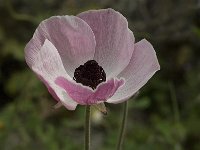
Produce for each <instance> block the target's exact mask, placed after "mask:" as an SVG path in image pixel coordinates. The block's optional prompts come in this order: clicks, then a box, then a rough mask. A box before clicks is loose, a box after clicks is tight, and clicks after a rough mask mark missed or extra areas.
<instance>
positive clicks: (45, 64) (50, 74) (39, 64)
mask: <svg viewBox="0 0 200 150" xmlns="http://www.w3.org/2000/svg"><path fill="white" fill-rule="evenodd" d="M30 54H31V53H29V55H26V56H25V59H26V60H29V58H30V57H31V55H30ZM31 69H32V70H33V71H34V72H35V73H36V74H37V75H38V77H39V78H40V79H41V81H42V82H43V83H44V84H45V85H46V87H47V88H48V90H49V92H50V93H51V95H52V96H53V97H54V98H55V99H56V100H60V102H62V104H63V105H64V106H65V107H66V108H68V109H69V110H74V109H75V108H76V106H77V103H76V102H75V101H73V100H72V99H71V98H70V97H69V96H68V95H67V93H66V92H65V91H64V90H63V89H62V88H60V87H59V86H57V85H56V84H55V83H54V80H55V79H56V77H58V76H61V75H62V76H65V77H67V78H70V77H69V75H68V74H67V73H66V71H65V69H64V67H63V64H62V61H61V58H60V56H59V53H58V51H57V50H56V48H55V46H54V45H53V44H52V43H51V42H50V41H49V40H47V39H46V40H45V42H44V45H43V46H42V47H41V50H40V51H39V52H38V53H37V55H36V56H35V57H34V61H32V67H31Z"/></svg>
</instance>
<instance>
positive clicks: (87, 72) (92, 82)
mask: <svg viewBox="0 0 200 150" xmlns="http://www.w3.org/2000/svg"><path fill="white" fill-rule="evenodd" d="M73 79H74V80H75V81H76V82H77V83H82V84H83V85H85V86H89V87H91V88H92V89H96V87H97V85H99V84H100V83H101V82H104V81H106V73H105V71H104V70H103V68H102V67H101V66H99V65H98V63H97V62H96V61H95V60H89V61H87V62H86V63H85V64H84V65H80V66H79V67H78V68H76V69H75V72H74V77H73Z"/></svg>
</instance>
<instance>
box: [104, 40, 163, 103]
mask: <svg viewBox="0 0 200 150" xmlns="http://www.w3.org/2000/svg"><path fill="white" fill-rule="evenodd" d="M159 69H160V65H159V63H158V60H157V56H156V53H155V51H154V48H153V47H152V45H151V44H150V43H149V42H148V41H147V40H145V39H143V40H141V41H140V42H138V43H136V44H135V49H134V52H133V55H132V58H131V61H130V63H129V65H128V66H127V67H126V68H125V69H124V70H123V71H122V72H121V73H120V74H119V75H118V78H120V77H123V78H124V79H125V85H124V86H123V87H122V88H121V89H120V90H118V91H117V92H116V93H115V94H114V95H113V97H111V98H110V99H109V100H108V101H107V102H109V103H120V102H123V101H125V100H127V99H128V98H130V97H131V96H133V95H134V94H135V93H136V92H137V91H138V90H139V89H140V88H141V87H142V86H143V85H145V84H146V83H147V81H148V80H149V79H150V78H151V77H152V76H153V75H154V73H155V72H156V71H158V70H159Z"/></svg>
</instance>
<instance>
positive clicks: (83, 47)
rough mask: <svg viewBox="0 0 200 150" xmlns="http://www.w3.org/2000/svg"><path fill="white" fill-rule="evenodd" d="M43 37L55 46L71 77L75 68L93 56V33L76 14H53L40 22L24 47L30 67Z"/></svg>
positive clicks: (43, 39) (42, 42) (94, 43)
mask: <svg viewBox="0 0 200 150" xmlns="http://www.w3.org/2000/svg"><path fill="white" fill-rule="evenodd" d="M45 39H48V40H49V41H50V42H51V43H52V44H53V45H54V46H55V47H56V49H57V50H58V53H59V55H60V57H61V60H62V62H63V65H64V68H65V70H67V73H68V74H69V75H70V76H71V77H73V73H74V70H75V68H77V67H78V66H79V65H80V64H83V63H85V62H86V61H88V60H90V59H93V57H94V53H95V45H96V42H95V36H94V33H93V32H92V30H91V28H90V27H89V25H88V24H87V23H86V22H85V21H83V20H82V19H80V18H78V17H76V16H54V17H51V18H49V19H46V20H44V21H42V22H41V23H40V25H39V26H38V28H37V29H36V31H35V33H34V35H33V38H32V39H31V40H30V42H29V43H28V44H27V45H26V47H25V55H29V56H30V57H29V58H28V59H26V61H27V63H28V65H29V66H30V67H31V66H32V64H33V63H34V62H35V59H36V55H37V54H38V53H39V51H40V49H41V47H42V45H43V44H44V41H45Z"/></svg>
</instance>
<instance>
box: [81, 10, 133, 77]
mask: <svg viewBox="0 0 200 150" xmlns="http://www.w3.org/2000/svg"><path fill="white" fill-rule="evenodd" d="M78 17H80V18H81V19H83V20H84V21H86V22H87V23H88V24H89V26H90V27H91V29H92V31H93V32H94V35H95V39H96V50H95V56H94V59H95V60H96V61H97V62H98V63H99V65H100V66H102V67H103V68H104V70H105V72H106V75H107V78H108V79H109V78H111V77H115V76H117V75H118V74H119V73H120V72H121V71H122V70H123V69H124V68H125V67H126V66H127V65H128V63H129V61H130V59H131V56H132V53H133V50H134V41H135V39H134V35H133V33H132V32H131V31H130V30H129V29H128V22H127V20H126V18H125V17H124V16H123V15H122V14H120V13H119V12H117V11H115V10H113V9H101V10H92V11H86V12H83V13H81V14H79V15H78Z"/></svg>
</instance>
